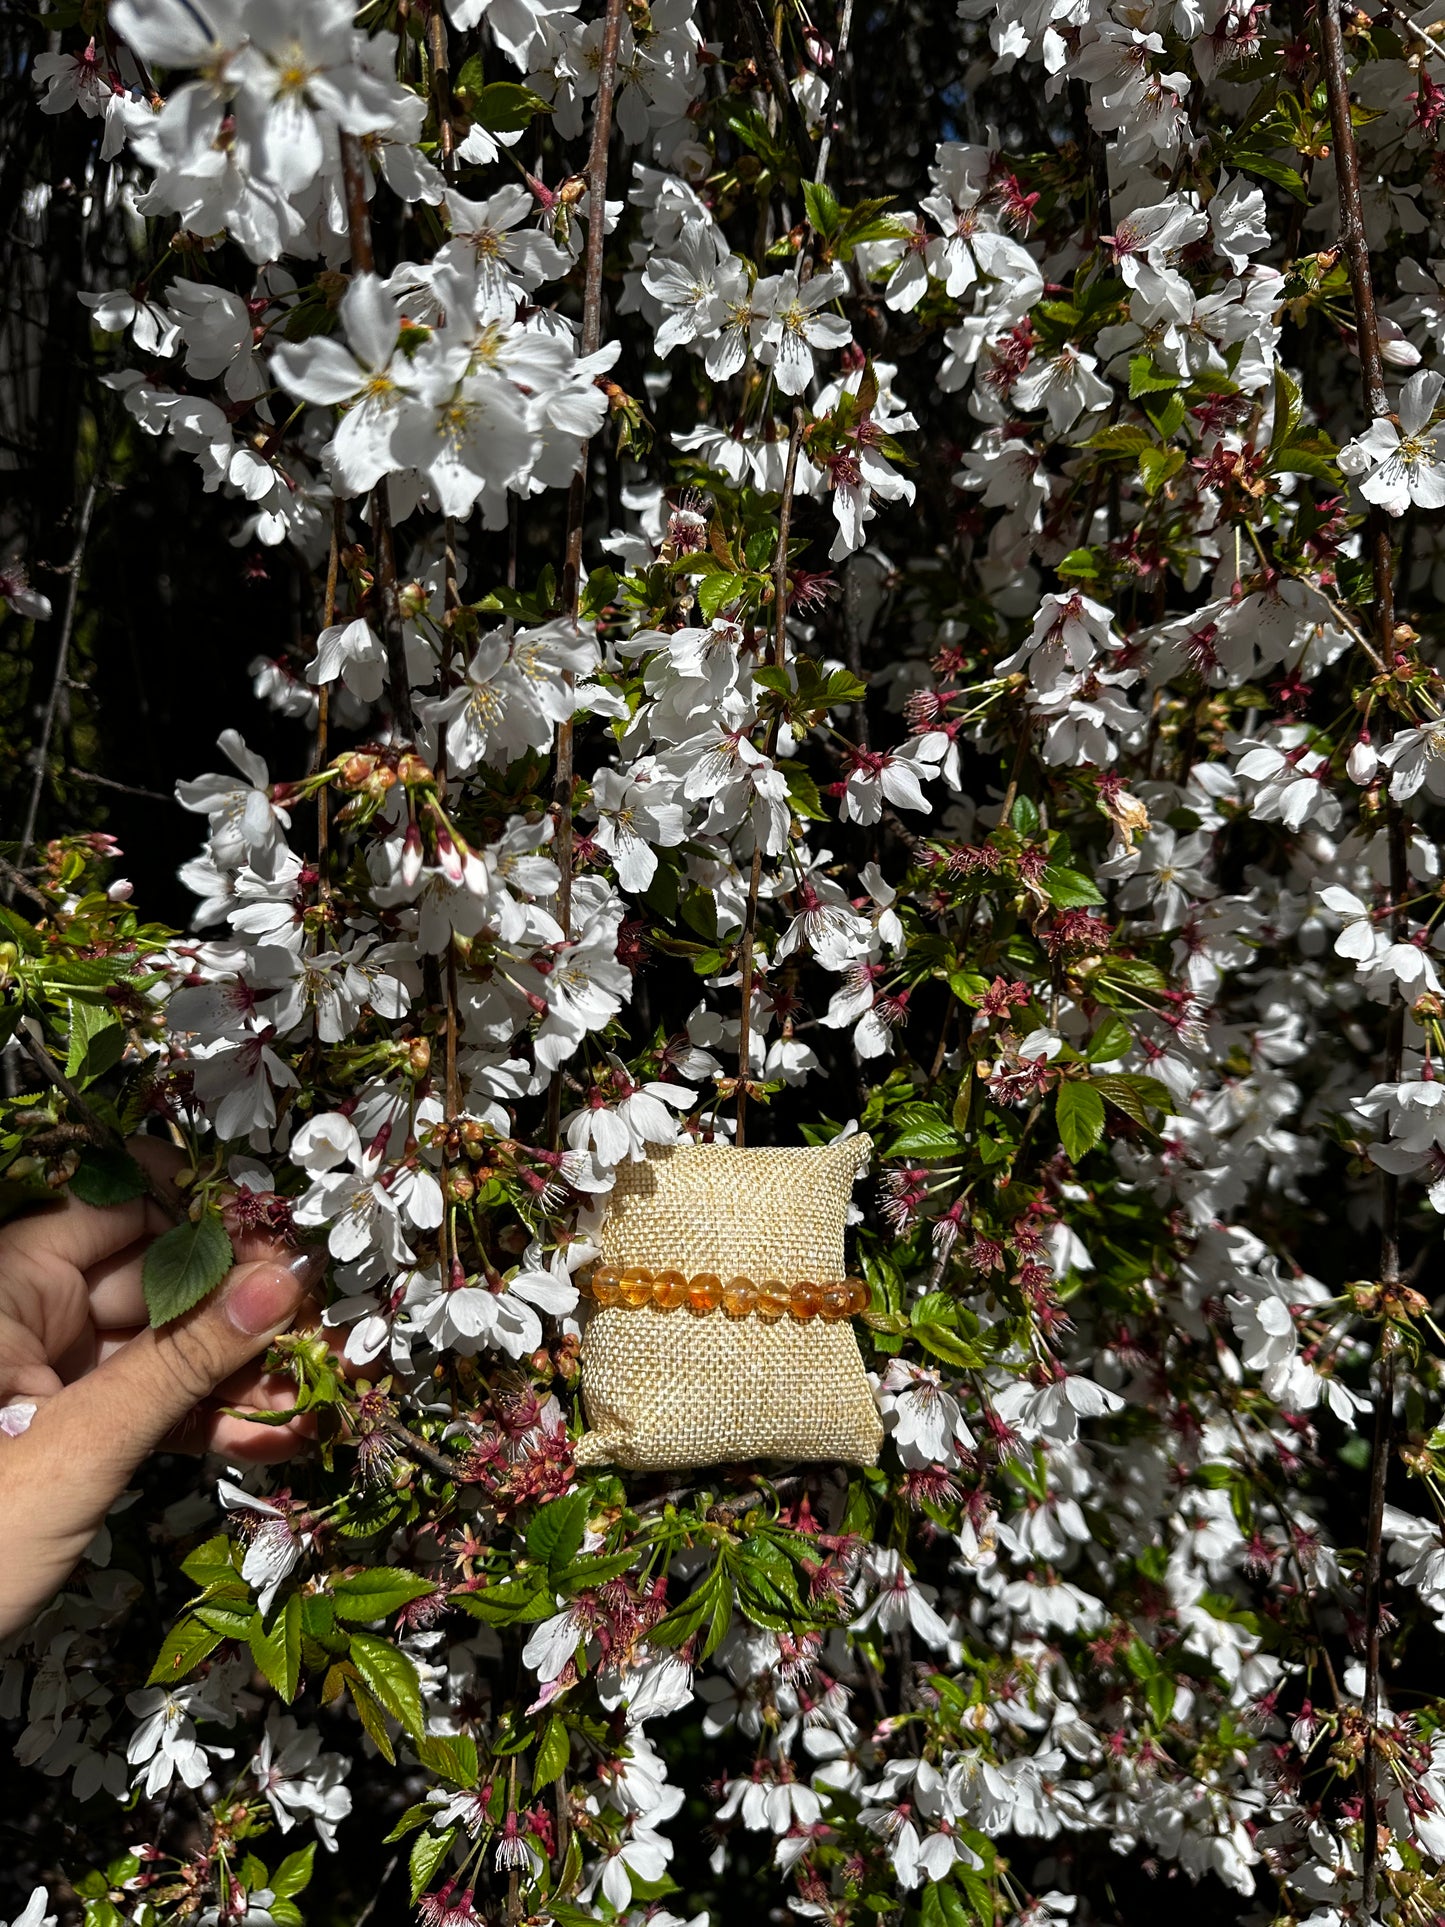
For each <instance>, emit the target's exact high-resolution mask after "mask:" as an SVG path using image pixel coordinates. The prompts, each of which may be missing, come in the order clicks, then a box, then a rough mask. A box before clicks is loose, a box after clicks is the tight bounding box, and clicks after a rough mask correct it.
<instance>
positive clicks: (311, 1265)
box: [286, 1251, 327, 1285]
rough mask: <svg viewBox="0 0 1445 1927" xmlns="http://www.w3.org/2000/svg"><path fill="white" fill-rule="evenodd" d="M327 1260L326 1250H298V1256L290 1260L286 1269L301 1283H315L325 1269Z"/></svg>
mask: <svg viewBox="0 0 1445 1927" xmlns="http://www.w3.org/2000/svg"><path fill="white" fill-rule="evenodd" d="M326 1262H327V1260H326V1253H325V1252H324V1251H298V1252H297V1253H296V1256H295V1257H294V1258H292V1259H291V1260H290V1261H289V1262H288V1264H287V1266H286V1269H287V1270H288V1271H289V1272H290V1273H291V1276H292V1277H293V1278H295V1279H298V1280H299V1281H300V1283H301V1284H303V1285H310V1284H314V1283H315V1281H316V1280H317V1279H318V1278H319V1277H320V1276H321V1274H322V1272H323V1271H325V1269H326Z"/></svg>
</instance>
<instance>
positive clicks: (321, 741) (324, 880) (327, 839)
mask: <svg viewBox="0 0 1445 1927" xmlns="http://www.w3.org/2000/svg"><path fill="white" fill-rule="evenodd" d="M345 540H346V508H345V505H344V504H343V503H342V501H341V499H340V497H339V496H338V497H337V499H336V500H335V501H334V502H333V503H332V505H331V548H330V552H329V553H328V555H327V557H326V600H325V602H324V603H323V604H322V609H321V627H322V630H323V631H325V630H327V629H329V628H330V627H331V626H332V624H333V623H334V622H335V620H336V579H337V576H338V575H339V573H340V569H341V549H342V545H343V543H344V542H345ZM318 650H319V643H318ZM330 725H331V689H330V686H329V685H328V684H326V683H322V684H321V685H320V687H319V688H318V690H317V695H316V764H315V766H316V768H317V769H318V770H323V769H325V767H326V761H327V758H328V757H329V756H330V754H331V741H330ZM330 854H331V790H330V787H329V785H328V784H325V783H323V784H322V785H321V787H320V789H318V790H317V792H316V869H317V874H318V877H319V882H318V885H317V888H318V890H319V892H320V894H321V895H322V896H323V897H325V896H326V894H327V892H328V890H329V889H330V887H331V885H330V879H329V877H328V875H327V871H328V869H329V867H330V865H329V858H330Z"/></svg>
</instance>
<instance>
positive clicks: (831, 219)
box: [803, 181, 843, 240]
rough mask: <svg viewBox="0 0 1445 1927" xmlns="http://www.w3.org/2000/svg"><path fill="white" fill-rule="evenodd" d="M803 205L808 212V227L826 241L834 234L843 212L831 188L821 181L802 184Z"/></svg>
mask: <svg viewBox="0 0 1445 1927" xmlns="http://www.w3.org/2000/svg"><path fill="white" fill-rule="evenodd" d="M803 205H804V206H805V207H806V208H807V210H808V222H809V225H810V226H811V227H812V228H813V229H814V231H815V232H816V233H818V234H821V235H822V236H823V238H824V239H825V240H826V239H827V238H828V236H829V235H831V234H834V233H836V231H837V228H838V224H839V221H840V219H841V217H842V212H843V210H842V209H841V208H840V207H839V205H838V197H837V196H836V195H835V194H834V192H833V190H832V188H830V187H827V186H825V185H824V184H823V182H821V181H816V182H815V181H805V182H804V183H803Z"/></svg>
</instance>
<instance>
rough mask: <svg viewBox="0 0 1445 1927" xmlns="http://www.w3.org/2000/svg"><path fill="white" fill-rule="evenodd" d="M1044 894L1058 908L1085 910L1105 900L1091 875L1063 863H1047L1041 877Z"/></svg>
mask: <svg viewBox="0 0 1445 1927" xmlns="http://www.w3.org/2000/svg"><path fill="white" fill-rule="evenodd" d="M1039 881H1040V883H1041V884H1042V886H1043V891H1044V895H1045V896H1046V897H1047V898H1048V900H1049V902H1050V903H1051V904H1053V906H1054V908H1055V909H1056V910H1083V909H1087V908H1089V907H1091V906H1092V905H1094V904H1098V903H1102V902H1103V901H1104V898H1103V894H1102V892H1101V891H1100V890H1099V888H1098V886H1097V885H1096V884H1095V883H1094V881H1093V879H1092V878H1091V877H1087V876H1085V875H1084V872H1083V871H1082V870H1071V869H1069V868H1067V867H1066V866H1065V865H1064V864H1062V863H1048V864H1045V866H1044V869H1043V873H1042V875H1041V876H1040V878H1039Z"/></svg>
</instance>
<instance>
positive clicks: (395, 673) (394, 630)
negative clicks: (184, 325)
mask: <svg viewBox="0 0 1445 1927" xmlns="http://www.w3.org/2000/svg"><path fill="white" fill-rule="evenodd" d="M364 168H365V162H364V160H363V159H362V153H361V143H360V141H358V140H357V138H356V136H355V135H354V134H343V135H342V136H341V173H342V179H343V181H344V182H345V186H346V225H347V231H348V234H349V237H350V240H351V268H352V272H353V273H354V274H371V273H373V272H374V271H375V268H376V255H375V251H374V250H373V248H372V244H371V215H370V214H369V213H368V211H367V206H366V176H365V173H364V172H363V170H364ZM370 509H371V537H372V546H373V548H374V549H375V552H376V601H377V607H378V610H379V612H380V620H379V622H378V627H379V628H380V630H381V641H382V646H383V648H384V649H385V650H386V693H387V697H388V700H389V701H390V703H391V714H392V720H393V722H394V724H395V727H396V733H397V735H398V736H399V737H400V738H401V740H402V741H403V742H407V743H409V742H411V741H412V739H413V738H414V737H415V735H416V717H415V716H414V714H413V713H412V706H411V678H410V676H408V674H407V670H406V643H405V640H404V639H403V636H402V632H401V604H400V602H399V600H398V597H397V592H396V547H395V544H394V543H393V541H392V534H391V502H390V498H389V497H388V495H387V486H386V478H385V476H383V477H382V479H381V480H380V481H379V482H378V483H377V485H376V487H375V488H374V489H373V490H372V491H371V500H370Z"/></svg>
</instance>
